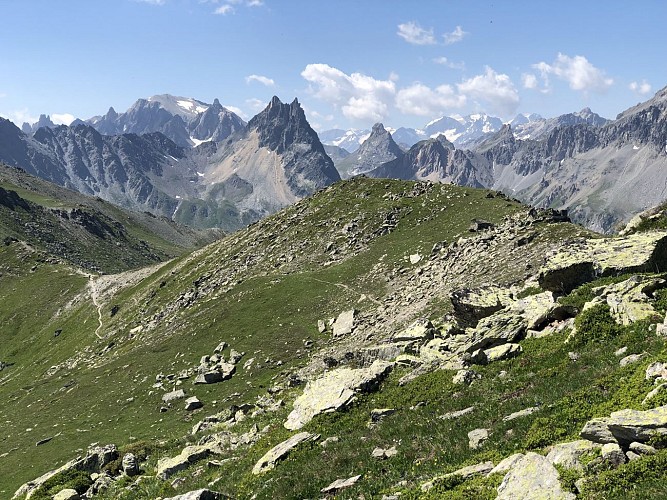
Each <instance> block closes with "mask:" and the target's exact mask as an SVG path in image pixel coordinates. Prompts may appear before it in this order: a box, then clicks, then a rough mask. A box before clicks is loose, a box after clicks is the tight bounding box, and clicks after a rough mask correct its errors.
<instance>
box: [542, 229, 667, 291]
mask: <svg viewBox="0 0 667 500" xmlns="http://www.w3.org/2000/svg"><path fill="white" fill-rule="evenodd" d="M666 238H667V232H664V231H653V232H643V233H637V234H633V235H630V236H625V237H620V238H592V239H585V240H581V241H578V242H568V243H567V244H563V245H562V246H561V247H560V249H559V250H558V251H557V252H556V253H555V254H554V255H551V256H549V257H548V258H547V259H546V264H545V265H544V266H543V267H542V268H541V269H540V271H539V274H538V283H539V285H540V287H541V288H542V289H543V290H549V291H552V292H559V293H569V292H571V291H572V290H573V289H574V288H576V287H578V286H579V285H583V284H584V283H587V282H589V281H592V280H593V279H594V278H596V277H605V276H612V275H613V276H616V275H621V274H626V273H632V272H644V271H646V272H655V270H656V269H660V268H661V267H662V266H661V262H665V260H667V259H666V258H665V257H666V256H665V255H664V254H665V248H666V245H665V244H664V240H665V239H666Z"/></svg>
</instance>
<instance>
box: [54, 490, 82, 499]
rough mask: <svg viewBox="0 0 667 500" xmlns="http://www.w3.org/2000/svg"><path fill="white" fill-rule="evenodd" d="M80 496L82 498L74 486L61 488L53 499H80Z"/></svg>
mask: <svg viewBox="0 0 667 500" xmlns="http://www.w3.org/2000/svg"><path fill="white" fill-rule="evenodd" d="M79 498H81V497H80V496H79V494H78V493H77V492H76V490H73V489H72V488H67V489H64V490H60V491H59V492H58V493H56V494H55V495H54V496H53V500H79Z"/></svg>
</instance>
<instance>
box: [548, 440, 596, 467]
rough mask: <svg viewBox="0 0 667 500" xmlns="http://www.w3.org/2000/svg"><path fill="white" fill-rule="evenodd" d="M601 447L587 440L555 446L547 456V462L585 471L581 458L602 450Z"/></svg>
mask: <svg viewBox="0 0 667 500" xmlns="http://www.w3.org/2000/svg"><path fill="white" fill-rule="evenodd" d="M600 447H601V445H600V444H598V443H592V442H591V441H587V440H585V439H580V440H578V441H571V442H569V443H560V444H555V445H553V446H552V447H551V449H550V450H549V453H548V454H547V460H548V461H549V462H551V463H552V464H554V465H562V466H563V467H565V468H567V469H576V470H579V471H583V470H584V464H583V463H582V462H581V457H583V456H584V455H586V454H587V453H590V452H592V451H593V450H596V449H600Z"/></svg>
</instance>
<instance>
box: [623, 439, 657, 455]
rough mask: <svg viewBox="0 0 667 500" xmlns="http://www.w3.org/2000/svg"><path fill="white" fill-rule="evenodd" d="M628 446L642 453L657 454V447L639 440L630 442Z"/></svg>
mask: <svg viewBox="0 0 667 500" xmlns="http://www.w3.org/2000/svg"><path fill="white" fill-rule="evenodd" d="M628 448H629V449H630V450H632V451H634V452H635V453H639V454H640V455H655V453H656V449H655V448H654V447H653V446H651V445H649V444H645V443H638V442H637V441H633V442H632V443H630V446H628Z"/></svg>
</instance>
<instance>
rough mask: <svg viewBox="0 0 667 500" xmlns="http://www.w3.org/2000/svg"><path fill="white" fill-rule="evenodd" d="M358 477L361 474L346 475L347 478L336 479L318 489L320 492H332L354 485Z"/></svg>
mask: <svg viewBox="0 0 667 500" xmlns="http://www.w3.org/2000/svg"><path fill="white" fill-rule="evenodd" d="M360 478H361V474H359V475H358V476H352V477H348V478H347V479H336V480H335V481H334V482H333V483H331V484H330V485H329V486H326V487H325V488H322V489H321V490H320V491H321V492H322V493H334V492H336V491H338V490H342V489H343V488H349V487H350V486H354V485H355V484H356V482H357V481H359V479H360Z"/></svg>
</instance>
